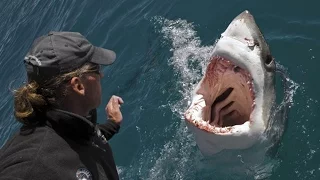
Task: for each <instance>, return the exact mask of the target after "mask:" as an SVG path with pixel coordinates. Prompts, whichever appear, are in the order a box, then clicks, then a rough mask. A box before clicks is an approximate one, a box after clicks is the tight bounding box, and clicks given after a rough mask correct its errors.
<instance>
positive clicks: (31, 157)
mask: <svg viewBox="0 0 320 180" xmlns="http://www.w3.org/2000/svg"><path fill="white" fill-rule="evenodd" d="M115 59H116V54H115V53H114V52H113V51H112V50H108V49H103V48H100V47H96V46H93V45H92V44H91V43H90V42H89V41H88V40H87V39H86V38H85V37H84V36H83V35H81V34H80V33H76V32H50V33H49V34H48V35H45V36H42V37H39V38H37V39H36V40H35V41H34V43H33V45H32V47H31V49H30V51H29V52H28V54H27V55H26V57H25V59H24V64H25V67H26V71H27V77H28V83H27V84H26V85H24V86H22V87H20V88H19V89H17V90H16V91H15V92H14V111H15V112H14V114H15V117H16V119H17V120H18V121H19V122H21V123H22V127H21V129H20V131H19V132H18V133H17V134H16V135H14V137H13V138H11V139H10V140H9V141H8V142H7V143H6V144H5V145H4V147H3V148H2V149H1V150H0V179H32V180H40V179H41V180H43V179H48V180H50V179H52V180H57V179H75V180H76V179H86V180H91V179H95V180H96V179H119V176H118V172H117V169H116V165H115V162H114V158H113V154H112V150H111V147H110V145H109V144H108V140H109V139H110V138H111V137H112V136H113V135H114V134H115V133H117V132H118V131H119V128H120V123H121V121H122V113H121V110H120V105H121V104H122V103H123V100H122V99H121V98H120V97H118V96H112V97H111V98H110V100H109V102H108V104H107V105H106V107H105V112H106V115H107V118H108V120H106V122H105V123H103V124H98V123H97V120H96V118H97V112H96V108H97V107H98V106H99V104H100V103H101V97H102V96H101V93H102V91H101V84H100V80H101V78H102V77H103V74H102V73H101V69H100V68H101V67H100V66H102V65H110V64H112V63H113V62H114V61H115Z"/></svg>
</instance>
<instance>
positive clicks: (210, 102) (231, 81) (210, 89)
mask: <svg viewBox="0 0 320 180" xmlns="http://www.w3.org/2000/svg"><path fill="white" fill-rule="evenodd" d="M252 82H253V80H252V77H251V75H250V73H249V72H248V71H246V70H245V69H243V68H241V67H239V66H237V65H235V64H234V63H233V62H232V61H230V60H228V59H226V58H224V57H220V56H214V57H212V58H211V60H210V63H209V65H208V66H207V70H206V74H205V77H204V79H203V81H202V84H201V85H200V88H199V90H198V92H197V93H199V94H202V95H203V98H204V100H205V101H206V105H207V106H206V107H205V108H204V109H203V112H202V115H203V120H204V121H207V122H208V123H209V124H210V125H212V126H214V127H230V126H235V125H241V124H243V123H245V122H247V121H249V120H250V114H251V112H252V111H253V108H254V106H253V105H254V91H253V85H252Z"/></svg>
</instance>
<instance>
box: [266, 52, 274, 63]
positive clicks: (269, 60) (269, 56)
mask: <svg viewBox="0 0 320 180" xmlns="http://www.w3.org/2000/svg"><path fill="white" fill-rule="evenodd" d="M272 61H273V58H272V56H271V55H270V54H268V55H267V57H266V61H265V63H266V65H270V63H271V62H272Z"/></svg>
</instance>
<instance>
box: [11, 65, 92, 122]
mask: <svg viewBox="0 0 320 180" xmlns="http://www.w3.org/2000/svg"><path fill="white" fill-rule="evenodd" d="M93 67H94V64H92V63H86V64H85V65H83V66H82V67H80V68H79V69H77V70H74V71H72V72H69V73H65V74H62V75H59V76H56V77H54V78H52V79H50V80H48V81H46V82H45V83H43V84H38V83H37V82H35V81H31V82H29V83H28V84H26V85H24V86H22V87H20V88H19V89H17V90H15V91H14V111H15V112H14V115H15V117H16V118H17V120H18V121H19V122H21V123H23V124H29V123H30V122H29V120H28V118H30V117H31V116H33V115H35V114H36V113H37V112H44V111H45V110H46V109H48V108H50V107H58V106H59V100H61V99H62V98H63V97H65V96H66V95H67V94H68V86H69V84H68V83H67V82H68V81H70V80H71V78H72V77H75V76H82V75H83V74H85V73H88V72H93V71H94V70H92V69H93Z"/></svg>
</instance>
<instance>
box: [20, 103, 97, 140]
mask: <svg viewBox="0 0 320 180" xmlns="http://www.w3.org/2000/svg"><path fill="white" fill-rule="evenodd" d="M96 114H97V112H96V109H94V110H92V111H91V112H90V115H89V116H87V117H83V116H80V115H78V114H74V113H71V112H68V111H64V110H61V109H49V110H47V111H46V112H45V113H43V114H42V115H41V116H37V117H33V118H36V119H37V120H36V119H35V120H36V121H38V122H41V121H42V122H43V123H41V124H43V125H47V126H49V127H51V128H52V129H54V130H55V131H56V132H57V133H58V134H60V135H62V136H66V137H68V138H72V139H87V140H89V139H90V138H91V136H92V135H93V134H94V132H95V127H96V121H97V120H96V119H97V115H96ZM41 124H38V125H36V126H41ZM36 126H23V127H22V128H21V133H23V134H28V133H32V132H33V131H34V130H35V128H36Z"/></svg>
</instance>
